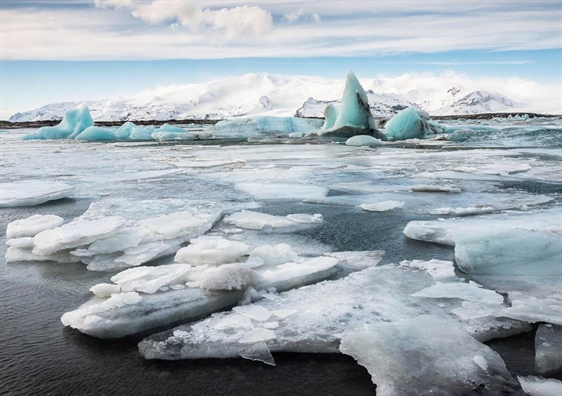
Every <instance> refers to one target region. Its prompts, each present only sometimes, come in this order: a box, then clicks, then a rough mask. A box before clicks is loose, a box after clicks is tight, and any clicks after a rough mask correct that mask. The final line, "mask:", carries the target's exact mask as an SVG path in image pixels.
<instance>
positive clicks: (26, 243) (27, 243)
mask: <svg viewBox="0 0 562 396" xmlns="http://www.w3.org/2000/svg"><path fill="white" fill-rule="evenodd" d="M6 245H8V246H12V247H15V248H18V249H33V246H34V245H33V238H32V237H24V238H14V239H8V240H7V241H6Z"/></svg>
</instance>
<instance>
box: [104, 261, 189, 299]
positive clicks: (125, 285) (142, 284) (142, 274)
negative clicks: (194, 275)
mask: <svg viewBox="0 0 562 396" xmlns="http://www.w3.org/2000/svg"><path fill="white" fill-rule="evenodd" d="M190 269H191V266H190V265H189V264H170V265H163V266H159V267H138V268H130V269H127V270H125V271H122V272H120V273H118V274H117V275H114V276H112V277H111V281H112V282H115V284H117V285H118V286H120V288H121V290H122V291H123V292H130V291H136V292H142V293H147V294H153V293H156V292H157V291H158V289H160V288H161V287H163V286H168V285H172V284H181V283H185V282H186V281H187V280H189V272H190Z"/></svg>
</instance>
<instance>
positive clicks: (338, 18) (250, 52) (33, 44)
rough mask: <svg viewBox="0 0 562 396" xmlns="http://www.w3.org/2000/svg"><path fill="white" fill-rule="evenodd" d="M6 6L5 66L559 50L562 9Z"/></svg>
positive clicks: (291, 1)
mask: <svg viewBox="0 0 562 396" xmlns="http://www.w3.org/2000/svg"><path fill="white" fill-rule="evenodd" d="M6 1H8V2H9V0H6ZM83 1H85V0H83ZM4 4H5V3H3V5H2V6H0V17H1V18H2V23H1V24H0V33H1V34H2V39H3V43H2V48H1V51H2V59H5V60H8V59H64V60H78V59H91V60H100V59H105V60H110V59H177V58H182V59H212V58H241V57H314V56H374V55H376V56H378V55H388V54H400V53H412V52H415V53H436V52H444V51H453V50H481V51H504V50H538V49H554V48H560V47H561V46H562V43H561V40H560V20H561V19H562V10H561V9H560V6H559V1H551V0H537V1H517V2H507V1H500V0H496V1H494V0H491V1H486V2H482V1H470V0H469V1H461V2H444V1H426V0H419V1H406V0H402V1H401V0H396V1H394V2H373V1H351V2H341V1H325V2H317V1H311V0H301V1H296V0H286V1H276V2H267V1H257V0H248V1H246V2H244V3H242V2H240V1H237V0H213V1H209V0H207V1H205V0H202V1H197V2H188V1H168V0H87V1H86V2H82V3H81V2H80V0H76V1H75V2H68V3H66V2H65V0H58V1H57V3H56V4H57V6H56V7H53V6H52V4H54V3H52V2H49V1H48V0H45V1H43V2H40V1H34V0H21V1H20V2H13V3H11V4H12V5H11V6H9V7H6V6H4ZM49 4H51V6H49ZM317 21H321V23H317ZM84 43H87V45H85V44H84Z"/></svg>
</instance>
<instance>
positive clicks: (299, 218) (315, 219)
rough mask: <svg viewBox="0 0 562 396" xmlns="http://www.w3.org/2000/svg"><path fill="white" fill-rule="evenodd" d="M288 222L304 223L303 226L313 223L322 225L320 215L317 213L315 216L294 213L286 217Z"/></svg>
mask: <svg viewBox="0 0 562 396" xmlns="http://www.w3.org/2000/svg"><path fill="white" fill-rule="evenodd" d="M287 218H288V219H289V220H292V221H294V222H295V223H304V224H315V223H322V221H324V220H323V218H322V215H321V214H319V213H316V214H308V213H294V214H289V215H287Z"/></svg>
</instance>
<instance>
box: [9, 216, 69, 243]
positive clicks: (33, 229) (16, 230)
mask: <svg viewBox="0 0 562 396" xmlns="http://www.w3.org/2000/svg"><path fill="white" fill-rule="evenodd" d="M62 223H64V219H63V218H62V217H60V216H55V215H33V216H31V217H28V218H26V219H21V220H16V221H12V222H11V223H9V224H8V227H7V228H6V238H8V239H12V238H24V237H34V236H35V235H37V234H39V233H40V232H41V231H45V230H49V229H51V228H55V227H58V226H60V225H62Z"/></svg>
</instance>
